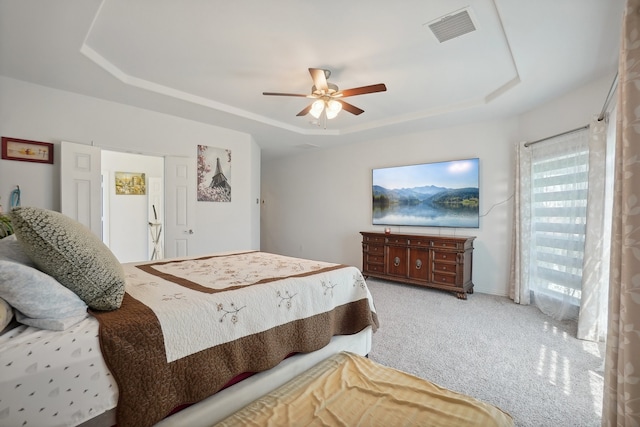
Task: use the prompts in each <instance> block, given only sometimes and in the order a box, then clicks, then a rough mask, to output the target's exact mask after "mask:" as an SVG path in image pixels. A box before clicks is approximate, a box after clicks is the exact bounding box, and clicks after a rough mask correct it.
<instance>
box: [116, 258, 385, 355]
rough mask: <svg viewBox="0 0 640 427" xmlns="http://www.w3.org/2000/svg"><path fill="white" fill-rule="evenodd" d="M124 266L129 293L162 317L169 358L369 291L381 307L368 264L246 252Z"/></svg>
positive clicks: (322, 309) (361, 296)
mask: <svg viewBox="0 0 640 427" xmlns="http://www.w3.org/2000/svg"><path fill="white" fill-rule="evenodd" d="M124 269H125V274H126V276H127V289H126V290H127V293H129V294H130V295H131V296H132V297H133V298H135V299H136V300H138V301H140V302H142V303H143V304H145V305H146V306H148V307H149V308H151V309H152V310H153V312H154V313H155V315H156V316H157V318H158V321H159V323H160V325H161V328H162V333H163V336H164V343H165V351H166V356H167V362H172V361H174V360H178V359H180V358H183V357H185V356H189V355H191V354H194V353H196V352H199V351H201V350H204V349H207V348H209V347H213V346H216V345H219V344H224V343H228V342H231V341H234V340H236V339H238V338H241V337H244V336H247V335H251V334H255V333H258V332H262V331H266V330H268V329H270V328H273V327H275V326H278V325H282V324H286V323H288V322H291V321H294V320H297V319H303V318H307V317H310V316H313V315H316V314H319V313H326V312H329V311H331V310H333V309H334V308H335V307H338V306H341V305H344V304H347V303H350V302H353V301H359V300H362V299H364V298H367V299H368V300H369V301H370V306H371V311H372V312H375V309H374V307H373V304H372V303H371V295H370V294H369V290H368V288H367V287H366V284H365V281H364V278H363V277H362V275H361V273H360V271H359V270H358V269H357V268H355V267H349V266H344V265H338V264H331V263H325V262H318V261H310V260H305V259H298V258H291V257H285V256H281V255H275V254H269V253H264V252H241V253H233V254H225V255H215V256H206V257H201V258H195V259H194V258H189V259H179V260H171V261H168V262H152V263H145V264H125V265H124ZM310 275H314V276H316V277H315V280H313V281H309V277H308V276H310ZM258 284H259V285H260V286H254V285H258ZM231 290H233V292H231Z"/></svg>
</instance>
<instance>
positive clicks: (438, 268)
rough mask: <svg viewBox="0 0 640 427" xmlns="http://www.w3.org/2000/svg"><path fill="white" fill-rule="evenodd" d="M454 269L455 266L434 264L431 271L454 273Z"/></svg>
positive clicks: (441, 263) (440, 263)
mask: <svg viewBox="0 0 640 427" xmlns="http://www.w3.org/2000/svg"><path fill="white" fill-rule="evenodd" d="M456 267H457V265H456V264H446V263H443V262H436V263H434V264H433V271H434V272H441V273H455V272H456Z"/></svg>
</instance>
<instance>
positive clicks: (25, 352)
mask: <svg viewBox="0 0 640 427" xmlns="http://www.w3.org/2000/svg"><path fill="white" fill-rule="evenodd" d="M12 220H13V221H14V222H15V224H14V227H15V229H16V234H17V236H18V237H17V239H11V240H10V241H6V242H5V240H6V239H2V240H0V277H1V278H2V279H1V283H0V292H2V293H1V294H0V297H1V298H4V299H5V300H6V301H8V302H9V305H11V306H13V308H14V311H15V312H16V314H17V315H19V316H18V320H19V321H20V322H19V323H16V320H14V321H13V326H14V327H11V326H9V327H8V330H6V331H4V332H3V334H2V335H1V336H0V425H36V426H37V425H47V426H51V425H71V426H74V425H86V426H97V425H114V424H115V423H117V425H118V426H119V427H127V426H150V425H154V424H158V425H162V426H172V425H190V426H192V425H198V423H199V422H200V423H202V422H204V423H205V424H204V425H210V424H211V423H214V422H216V421H218V420H220V419H222V418H224V417H226V416H228V415H229V414H231V413H233V412H234V411H236V410H237V409H240V408H241V407H242V406H244V405H245V404H247V403H249V402H250V401H252V400H254V399H256V398H258V397H259V396H261V395H263V394H265V393H268V392H269V391H270V390H272V389H274V388H276V387H278V386H280V385H282V384H284V383H285V382H286V381H288V380H289V379H291V378H293V377H295V376H296V375H298V374H300V373H301V372H304V371H305V370H307V369H308V368H309V367H311V366H313V365H314V364H316V363H317V362H319V361H321V360H323V359H325V358H327V357H329V356H331V355H332V354H335V353H337V352H340V351H343V350H348V351H353V352H356V353H358V354H362V355H364V354H366V353H367V352H368V351H369V350H370V348H371V334H372V333H373V331H375V329H376V328H377V326H378V320H377V316H376V313H375V307H374V305H373V302H372V299H371V295H370V293H369V291H368V289H367V286H366V282H365V281H364V278H363V277H362V275H361V274H360V271H359V270H358V269H357V268H355V267H350V266H345V265H338V264H332V263H325V262H318V261H312V260H305V259H299V258H291V257H285V256H281V255H276V254H269V253H264V252H259V251H239V252H229V253H223V254H210V255H206V256H199V257H185V258H176V259H171V260H161V261H153V262H146V263H130V264H124V265H121V264H119V263H114V261H113V259H114V258H115V257H113V255H112V254H110V252H109V251H108V249H106V247H103V245H102V244H101V242H99V241H98V242H96V241H95V240H97V239H95V238H93V237H92V235H91V234H90V233H89V232H88V231H87V230H86V229H83V228H82V227H81V226H79V224H77V223H75V222H73V221H72V220H70V219H68V218H67V217H64V216H62V215H61V214H58V213H55V212H51V211H46V210H42V209H36V208H19V209H18V210H16V211H13V212H12ZM101 245H102V246H101ZM3 247H4V249H2V248H3ZM7 248H10V249H7ZM20 250H23V251H24V253H22V254H20V253H19V252H20ZM16 253H18V256H16ZM25 255H27V256H25ZM116 264H117V265H116ZM56 283H57V284H58V285H60V286H61V288H63V290H61V289H59V288H57V287H55V286H54V284H56ZM80 283H81V285H80ZM54 289H55V291H54ZM68 291H70V293H71V294H73V297H75V298H76V299H79V300H81V303H84V304H86V306H84V307H85V308H84V310H85V311H84V313H79V312H78V310H80V308H81V307H82V305H78V304H77V302H73V303H71V302H69V299H70V298H71V296H69V295H68V293H67V294H65V295H64V298H63V297H62V296H61V295H62V293H64V292H68ZM12 292H13V294H12ZM20 292H22V294H20V295H18V296H16V294H17V293H18V294H19V293H20ZM5 297H6V298H5ZM67 297H69V298H67ZM65 298H66V299H65ZM34 299H38V300H39V301H38V303H37V304H35V305H37V307H33V305H34V304H33V300H34ZM71 299H72V298H71ZM62 300H64V302H60V301H62ZM87 306H88V307H89V309H88V312H89V313H90V314H89V315H87V308H86V307H87ZM43 307H44V308H43ZM47 309H48V311H47ZM52 310H53V311H55V313H53V314H52V313H51V311H52ZM39 311H40V312H39ZM62 312H64V316H62V318H57V319H52V318H51V317H52V316H54V315H56V313H62ZM42 313H45V314H42ZM39 315H40V317H38V316H39ZM54 320H55V322H53V324H50V323H51V322H52V321H54ZM43 322H44V323H43ZM47 322H49V323H47ZM56 322H57V323H56ZM65 322H66V323H65ZM52 329H59V330H52ZM250 373H255V374H254V375H251V376H249V377H248V378H245V377H246V376H247V374H250ZM174 411H177V412H175V413H173V414H172V415H170V416H168V415H169V414H171V413H172V412H174ZM203 420H204V421H203Z"/></svg>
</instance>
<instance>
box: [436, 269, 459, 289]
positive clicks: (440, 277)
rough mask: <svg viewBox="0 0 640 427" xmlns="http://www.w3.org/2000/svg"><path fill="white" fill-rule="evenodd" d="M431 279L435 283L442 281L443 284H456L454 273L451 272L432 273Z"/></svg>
mask: <svg viewBox="0 0 640 427" xmlns="http://www.w3.org/2000/svg"><path fill="white" fill-rule="evenodd" d="M433 281H434V282H436V283H442V284H443V285H451V286H455V285H456V275H455V274H453V275H451V274H441V273H435V272H434V273H433Z"/></svg>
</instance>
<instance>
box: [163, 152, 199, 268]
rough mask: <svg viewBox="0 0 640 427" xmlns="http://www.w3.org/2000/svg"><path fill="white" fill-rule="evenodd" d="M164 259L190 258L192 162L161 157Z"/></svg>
mask: <svg viewBox="0 0 640 427" xmlns="http://www.w3.org/2000/svg"><path fill="white" fill-rule="evenodd" d="M164 168H165V171H164V179H165V209H164V214H165V218H166V219H165V224H166V227H165V229H166V233H165V236H164V238H165V248H164V251H165V256H166V257H167V258H173V257H179V256H188V255H192V254H193V248H192V246H193V240H194V238H195V236H194V234H195V229H194V225H195V224H194V221H195V220H194V218H195V206H196V185H197V182H196V181H197V178H196V159H195V158H189V157H165V162H164Z"/></svg>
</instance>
